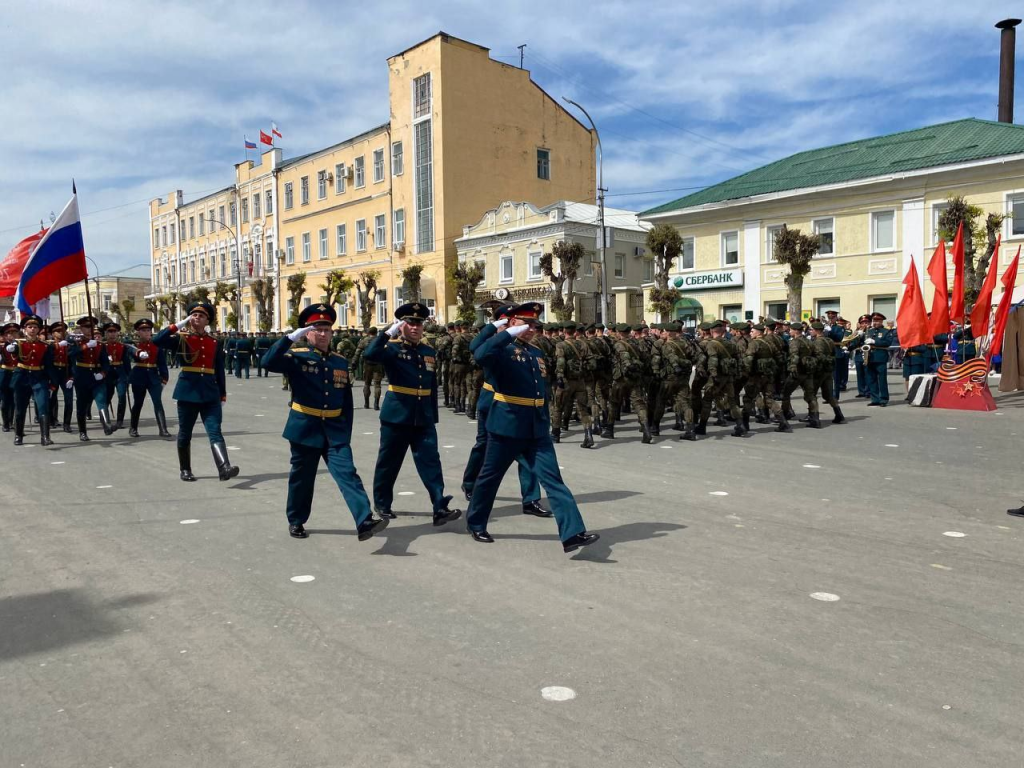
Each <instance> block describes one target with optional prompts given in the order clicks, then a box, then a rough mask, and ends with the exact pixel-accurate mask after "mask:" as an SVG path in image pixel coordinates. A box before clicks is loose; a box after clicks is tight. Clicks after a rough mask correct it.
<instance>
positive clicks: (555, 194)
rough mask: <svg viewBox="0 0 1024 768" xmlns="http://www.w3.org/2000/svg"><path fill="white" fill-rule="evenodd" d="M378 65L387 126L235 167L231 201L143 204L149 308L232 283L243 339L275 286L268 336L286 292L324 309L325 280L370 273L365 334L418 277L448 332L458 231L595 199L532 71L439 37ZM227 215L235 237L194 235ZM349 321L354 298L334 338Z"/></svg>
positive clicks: (283, 320) (578, 152)
mask: <svg viewBox="0 0 1024 768" xmlns="http://www.w3.org/2000/svg"><path fill="white" fill-rule="evenodd" d="M387 64H388V72H389V77H388V83H389V104H388V105H387V106H388V116H389V119H388V121H387V122H386V123H384V124H383V125H380V126H378V127H376V128H372V129H370V130H368V131H366V132H365V133H362V134H360V135H358V136H354V137H352V138H349V139H345V140H344V141H341V142H338V143H335V144H332V145H330V146H328V147H326V148H324V149H321V150H317V151H314V152H311V153H307V154H305V155H302V156H300V157H296V158H290V159H285V158H283V157H282V156H281V154H280V150H276V149H272V150H269V151H267V152H264V153H263V154H262V157H261V158H260V164H259V165H256V164H255V163H253V162H246V163H241V164H239V165H238V166H236V169H235V179H234V185H233V186H231V187H226V188H225V189H224V190H221V191H220V192H217V193H214V194H213V195H209V196H206V197H204V198H201V199H199V200H195V201H192V202H189V203H188V204H186V203H185V202H184V200H183V198H182V195H181V193H180V192H175V193H172V194H171V195H169V196H168V198H167V199H160V200H154V201H152V202H151V204H150V231H151V237H152V243H153V250H152V261H153V267H154V293H155V294H167V293H170V292H171V291H175V292H187V291H190V290H193V289H194V288H196V287H198V286H200V285H202V286H205V287H207V288H210V289H211V291H212V287H213V285H214V284H215V283H216V281H217V280H218V279H220V280H231V279H232V278H233V279H234V280H235V283H236V287H237V285H238V284H240V285H241V289H240V291H239V295H240V302H239V305H240V309H239V310H236V309H235V304H234V303H227V302H225V303H222V304H221V305H220V307H219V308H218V313H219V319H220V322H221V324H222V325H223V324H224V323H226V321H227V319H228V314H229V313H230V312H233V311H238V312H239V313H240V314H239V317H240V323H241V327H242V328H243V329H245V328H247V327H248V328H249V329H255V327H256V323H257V321H258V317H257V308H256V306H255V301H254V298H253V291H252V283H253V282H254V281H255V280H259V279H261V278H263V277H271V278H273V281H274V285H275V300H274V306H273V313H272V314H273V319H272V321H271V322H270V325H271V327H273V328H275V329H279V328H282V327H284V326H285V325H287V324H288V317H289V315H290V314H291V308H290V307H289V306H288V301H287V300H288V291H287V289H286V285H287V282H288V278H289V277H292V276H294V275H297V274H299V273H304V274H305V275H306V280H305V294H304V296H303V297H302V300H301V301H300V303H299V307H298V308H299V309H301V307H302V306H303V305H308V304H309V303H310V302H312V301H319V300H320V299H321V296H322V295H323V290H322V289H321V288H320V286H321V285H322V284H323V283H324V281H325V280H326V277H327V275H328V274H329V273H330V272H331V271H332V270H337V269H343V270H345V273H346V274H347V275H348V276H349V277H351V278H353V279H357V278H358V276H359V275H360V274H361V273H365V272H368V271H376V272H378V273H379V275H380V276H379V278H378V285H379V291H378V293H377V296H376V306H375V308H374V313H373V318H372V320H373V322H377V323H383V322H385V321H386V320H387V319H388V318H390V317H391V313H392V312H393V310H394V309H395V307H396V306H397V305H398V304H399V303H401V302H402V300H403V296H402V284H403V280H402V277H401V274H402V271H403V270H404V269H405V268H406V266H408V265H410V264H420V265H423V273H422V285H421V298H422V299H423V300H424V301H425V302H426V303H427V305H428V306H430V307H431V309H432V311H433V312H434V313H435V316H436V317H438V318H439V319H441V320H444V319H445V317H446V315H448V313H449V312H450V311H451V310H452V309H453V306H454V297H453V294H452V291H451V289H450V287H449V285H448V282H447V277H446V275H447V270H448V269H449V268H450V267H451V266H452V265H453V264H454V263H455V261H456V248H455V240H456V239H457V238H458V237H460V236H461V235H462V227H463V225H464V224H465V223H466V222H467V221H476V220H477V219H479V218H480V216H481V215H483V213H484V211H486V210H488V209H489V208H493V207H494V206H496V205H498V204H499V203H500V202H501V201H502V200H505V199H509V198H514V199H521V200H532V201H534V202H536V203H537V204H540V205H547V204H549V203H552V202H554V201H556V200H562V199H565V200H580V201H588V200H592V199H594V196H595V194H596V181H595V167H594V150H595V140H594V136H593V134H592V133H591V132H590V130H589V129H587V128H586V127H584V126H583V125H582V124H581V123H580V122H579V121H578V120H576V119H575V118H574V117H573V116H572V115H570V114H569V113H568V112H567V111H566V110H565V109H563V108H562V107H561V106H560V105H559V104H558V103H557V101H556V100H555V99H553V98H552V97H551V96H549V95H548V94H547V93H545V92H544V91H543V90H541V89H540V88H539V87H538V86H537V85H536V83H534V82H533V81H532V80H531V78H530V75H529V72H528V71H526V70H522V69H519V68H516V67H512V66H509V65H507V64H503V63H501V62H498V61H494V60H493V59H491V58H490V56H489V55H488V49H486V48H482V47H481V46H478V45H474V44H473V43H468V42H466V41H464V40H459V39H458V38H455V37H452V36H450V35H447V34H445V33H443V32H442V33H438V34H437V35H434V36H433V37H431V38H429V39H428V40H425V41H423V42H422V43H419V44H418V45H415V46H413V47H412V48H409V49H408V50H405V51H402V52H401V53H398V54H396V55H394V56H392V57H390V58H389V59H388V60H387ZM382 111H383V110H382ZM257 201H259V202H257ZM232 206H234V210H235V211H236V212H237V215H238V220H237V225H235V224H234V223H233V221H235V220H234V218H233V217H232V214H231V211H232ZM257 207H258V210H257ZM222 208H223V209H224V213H225V214H226V215H227V218H228V219H229V220H228V221H227V222H226V223H227V224H228V227H229V228H230V229H225V228H221V227H220V226H217V228H216V229H214V230H213V231H211V230H210V229H209V224H206V225H204V226H205V228H204V230H203V231H200V229H199V224H198V222H199V220H200V219H201V218H204V217H205V218H206V219H207V220H208V218H209V216H210V215H211V214H212V215H213V216H214V218H215V219H218V220H222V219H224V216H223V215H221V209H222ZM247 209H248V210H247ZM246 217H248V219H249V220H248V221H247V220H246ZM193 220H195V222H196V224H195V225H194V227H193V226H191V225H190V224H189V222H191V221H193ZM175 222H176V224H177V231H176V232H174V231H172V230H173V229H174V227H173V226H172V224H174V223H175ZM183 222H184V223H183ZM236 253H240V254H241V258H240V259H239V260H238V272H237V273H236V272H234V271H233V270H234V265H235V261H236V260H235V254H236ZM193 262H195V265H196V266H195V270H196V271H195V274H194V275H193V266H192V265H193ZM358 309H359V308H358V306H357V296H356V295H355V292H354V291H353V292H352V294H351V295H350V296H349V297H348V300H347V301H341V302H339V305H338V310H339V324H341V325H348V324H352V325H354V324H356V322H357V320H356V317H357V312H358ZM247 317H248V318H249V319H248V325H247V320H246V318H247Z"/></svg>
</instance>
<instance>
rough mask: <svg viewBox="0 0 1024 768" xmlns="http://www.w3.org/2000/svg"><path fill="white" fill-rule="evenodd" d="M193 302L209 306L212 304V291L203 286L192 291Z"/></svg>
mask: <svg viewBox="0 0 1024 768" xmlns="http://www.w3.org/2000/svg"><path fill="white" fill-rule="evenodd" d="M192 300H193V301H201V302H203V303H204V304H209V303H210V289H209V288H207V287H206V286H202V285H201V286H199V287H198V288H196V289H195V290H194V291H192Z"/></svg>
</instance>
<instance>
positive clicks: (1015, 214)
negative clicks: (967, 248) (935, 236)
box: [953, 195, 1024, 237]
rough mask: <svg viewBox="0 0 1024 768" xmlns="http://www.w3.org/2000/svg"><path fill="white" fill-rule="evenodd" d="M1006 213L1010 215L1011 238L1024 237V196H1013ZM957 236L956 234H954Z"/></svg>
mask: <svg viewBox="0 0 1024 768" xmlns="http://www.w3.org/2000/svg"><path fill="white" fill-rule="evenodd" d="M1006 211H1007V213H1008V214H1009V220H1010V221H1009V224H1010V232H1009V235H1008V236H1009V237H1021V236H1024V195H1011V196H1010V197H1009V198H1007V201H1006ZM953 236H954V237H955V236H956V233H955V232H954V233H953Z"/></svg>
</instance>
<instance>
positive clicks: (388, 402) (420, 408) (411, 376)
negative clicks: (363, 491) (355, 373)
mask: <svg viewBox="0 0 1024 768" xmlns="http://www.w3.org/2000/svg"><path fill="white" fill-rule="evenodd" d="M429 316H430V311H429V310H428V309H427V307H426V305H425V304H420V303H418V302H415V303H411V304H403V305H402V306H400V307H399V308H398V309H397V310H396V311H395V317H396V318H397V322H395V323H394V324H393V325H392V326H391V327H390V328H388V329H386V330H384V331H381V332H380V334H378V336H377V337H376V338H375V339H374V340H373V341H372V342H370V345H369V346H368V347H367V348H366V351H365V352H364V353H363V354H364V356H365V358H366V361H367V362H368V363H375V364H377V365H380V366H381V367H382V368H383V369H384V371H386V372H387V376H388V392H387V395H386V396H385V398H384V405H383V406H381V409H380V451H379V452H378V454H377V467H376V469H375V470H374V474H373V506H374V508H375V509H376V510H377V512H378V513H380V515H381V516H382V517H387V518H392V519H393V518H394V517H395V514H394V512H393V511H392V510H391V502H392V499H393V498H394V493H395V481H396V480H397V479H398V472H399V470H400V469H401V468H402V462H403V461H404V460H405V454H406V452H408V451H409V450H410V449H411V450H412V458H413V461H414V462H415V463H416V471H417V472H418V473H419V476H420V479H421V480H422V481H423V485H424V486H425V487H426V489H427V493H428V494H429V495H430V503H431V506H432V507H433V511H434V525H444V524H445V523H447V522H449V521H451V520H457V519H458V518H459V517H461V515H462V510H460V509H448V502H449V501H451V498H452V497H451V496H445V495H444V476H443V474H442V472H441V457H440V455H439V453H438V450H437V428H436V427H435V425H436V424H437V421H438V418H437V374H436V370H435V369H436V366H437V356H436V355H435V354H434V350H433V349H431V348H430V347H428V346H427V345H425V344H422V343H421V341H420V340H421V338H422V336H423V322H424V321H425V320H426V319H427V318H428V317H429Z"/></svg>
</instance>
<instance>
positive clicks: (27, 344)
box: [6, 315, 56, 445]
mask: <svg viewBox="0 0 1024 768" xmlns="http://www.w3.org/2000/svg"><path fill="white" fill-rule="evenodd" d="M29 325H34V326H35V327H36V328H37V329H39V330H42V327H43V321H42V319H41V318H39V317H38V316H37V315H29V316H28V317H26V318H25V319H24V320H22V321H21V327H22V328H23V329H24V328H26V327H27V326H29ZM6 351H7V352H9V353H11V354H13V355H14V359H15V361H16V365H17V368H15V371H14V377H13V382H12V383H13V387H14V444H15V445H21V444H22V443H23V442H24V440H25V420H26V417H27V416H28V401H29V400H32V402H34V403H35V406H36V416H37V417H38V418H39V435H40V441H41V443H42V444H43V445H53V441H52V440H51V439H50V391H51V390H52V389H54V388H55V387H56V384H55V382H54V370H53V357H52V354H51V351H50V345H49V344H48V343H47V342H45V341H43V340H42V337H40V336H38V335H37V336H36V338H35V340H29V339H27V338H25V339H19V340H18V341H15V342H14V343H13V344H8V345H7V350H6Z"/></svg>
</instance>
